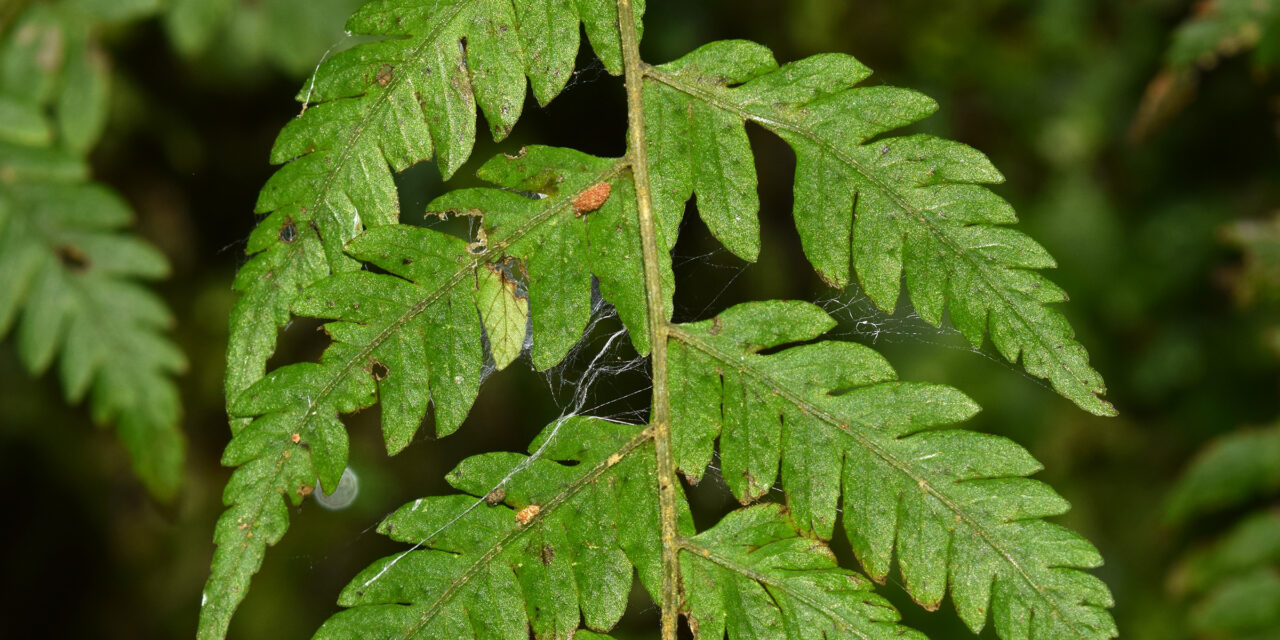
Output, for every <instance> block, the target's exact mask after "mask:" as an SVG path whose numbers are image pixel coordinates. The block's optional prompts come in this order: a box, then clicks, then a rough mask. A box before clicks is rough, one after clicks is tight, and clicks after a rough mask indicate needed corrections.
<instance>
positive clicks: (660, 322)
mask: <svg viewBox="0 0 1280 640" xmlns="http://www.w3.org/2000/svg"><path fill="white" fill-rule="evenodd" d="M634 11H635V10H634V9H633V8H632V6H631V0H618V29H619V31H620V32H621V36H622V61H623V65H624V68H625V70H626V82H627V125H628V131H627V135H628V146H629V147H630V152H629V155H630V157H631V175H632V178H633V179H634V181H635V186H636V209H637V211H638V213H639V217H640V248H641V255H642V257H643V260H644V291H645V298H646V302H647V305H648V312H649V338H650V340H649V344H650V347H651V348H652V350H653V353H652V356H651V360H650V362H651V363H652V368H653V410H652V412H651V414H650V416H649V422H650V424H651V428H652V429H653V446H654V452H655V455H656V457H657V461H658V469H657V471H658V508H659V511H660V514H659V515H660V520H661V525H662V602H661V604H662V639H663V640H675V637H676V629H677V627H678V622H679V615H680V563H679V560H680V558H679V553H680V534H679V531H678V530H677V529H676V469H675V460H674V458H673V457H672V455H671V398H670V395H669V394H668V391H667V333H668V330H669V328H670V325H669V324H668V323H667V312H666V309H665V308H664V304H663V300H664V297H663V294H662V277H661V274H660V273H659V271H658V265H659V264H660V263H659V262H658V233H657V225H656V224H655V223H654V218H653V196H652V193H651V192H650V189H649V157H648V154H647V153H646V151H645V132H644V63H642V62H641V61H640V37H639V35H638V34H637V33H636V22H635V13H634Z"/></svg>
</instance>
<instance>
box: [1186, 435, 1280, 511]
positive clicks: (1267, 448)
mask: <svg viewBox="0 0 1280 640" xmlns="http://www.w3.org/2000/svg"><path fill="white" fill-rule="evenodd" d="M1275 492H1280V425H1273V426H1271V427H1267V428H1265V429H1252V430H1242V431H1238V432H1235V433H1231V434H1229V435H1226V436H1223V437H1221V438H1218V439H1217V440H1215V441H1214V442H1213V443H1211V444H1210V445H1209V446H1207V447H1205V448H1204V450H1203V451H1202V452H1201V453H1200V455H1199V456H1198V458H1197V459H1196V461H1195V462H1193V463H1192V464H1191V467H1190V468H1189V469H1187V471H1186V474H1185V475H1184V476H1183V477H1182V479H1181V480H1179V481H1178V484H1177V485H1175V486H1174V488H1173V492H1172V493H1171V494H1170V496H1169V499H1168V504H1167V507H1166V513H1167V514H1168V517H1169V519H1170V520H1174V521H1180V520H1185V519H1187V518H1188V517H1190V516H1193V515H1196V514H1200V513H1205V512H1208V511H1211V510H1214V509H1225V508H1230V507H1235V506H1239V505H1241V504H1243V503H1244V502H1246V501H1248V500H1251V499H1254V498H1257V497H1259V496H1263V495H1267V494H1269V493H1275Z"/></svg>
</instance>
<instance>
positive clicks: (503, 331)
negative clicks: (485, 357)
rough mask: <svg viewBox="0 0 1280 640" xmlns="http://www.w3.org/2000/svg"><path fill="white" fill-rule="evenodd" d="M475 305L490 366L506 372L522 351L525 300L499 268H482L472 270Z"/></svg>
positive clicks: (525, 321) (527, 309) (525, 325)
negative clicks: (488, 352)
mask: <svg viewBox="0 0 1280 640" xmlns="http://www.w3.org/2000/svg"><path fill="white" fill-rule="evenodd" d="M476 306H477V307H479V308H480V318H481V320H483V322H484V329H485V335H487V336H488V337H489V351H490V352H491V353H492V355H493V362H494V366H496V367H497V368H498V370H499V371H501V370H503V369H506V368H507V365H509V364H511V363H512V362H513V361H515V359H516V358H517V357H519V356H520V351H521V350H523V349H524V335H525V328H526V327H527V326H528V324H529V300H528V298H526V297H524V296H522V295H520V294H519V293H518V292H517V291H516V282H515V281H514V280H512V279H510V278H508V277H507V274H506V273H504V271H503V267H501V266H496V265H485V266H484V267H482V268H480V269H477V270H476Z"/></svg>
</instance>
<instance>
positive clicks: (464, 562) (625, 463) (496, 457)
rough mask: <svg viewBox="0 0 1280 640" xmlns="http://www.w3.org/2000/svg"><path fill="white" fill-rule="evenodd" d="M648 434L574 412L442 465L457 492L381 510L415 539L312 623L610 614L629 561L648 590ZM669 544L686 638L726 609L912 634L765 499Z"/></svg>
mask: <svg viewBox="0 0 1280 640" xmlns="http://www.w3.org/2000/svg"><path fill="white" fill-rule="evenodd" d="M649 436H650V434H649V432H648V431H647V430H643V429H642V427H640V426H635V425H623V424H617V423H612V422H608V421H605V420H601V419H596V418H581V417H574V418H570V419H568V420H566V421H565V422H563V423H561V424H553V425H551V426H550V427H548V428H547V429H546V430H544V431H543V433H542V435H540V436H539V437H538V438H537V439H535V441H534V442H533V444H532V445H530V447H529V449H530V451H531V452H537V454H536V455H535V456H534V457H532V458H530V457H526V456H522V455H518V454H508V453H495V454H484V455H480V456H475V457H472V458H469V459H467V460H465V461H463V462H462V464H460V465H459V466H458V468H457V469H455V470H454V471H453V472H451V473H450V474H449V475H448V476H447V478H448V480H449V482H450V484H452V485H453V486H455V487H456V488H458V489H461V490H463V491H466V492H467V493H469V494H471V495H454V496H442V497H433V498H423V499H420V500H415V501H414V502H412V503H410V504H407V505H405V506H403V507H401V508H400V509H399V510H398V511H396V512H395V513H394V514H392V515H391V516H389V517H388V518H387V519H386V520H384V521H383V523H382V524H381V525H380V527H379V531H381V532H382V533H385V534H387V535H389V536H390V537H392V538H393V539H395V540H399V541H402V542H407V543H413V544H414V549H412V550H409V551H407V552H404V553H402V554H399V555H395V556H391V557H388V558H384V559H383V560H380V561H378V562H375V563H374V564H373V565H371V566H370V567H369V568H367V569H365V570H364V571H363V572H361V573H360V575H358V576H357V577H356V578H355V579H354V580H352V582H351V583H350V584H349V585H348V586H347V587H346V589H344V590H343V592H342V595H341V596H340V598H339V604H341V605H343V606H346V607H351V608H350V609H348V610H346V611H343V612H340V613H339V614H337V615H335V616H334V617H333V618H331V619H330V620H329V621H328V622H326V623H325V625H324V626H323V627H321V629H320V631H319V633H318V634H317V637H319V638H346V637H356V636H362V637H363V636H366V635H368V634H370V633H373V634H376V635H379V636H386V637H411V636H415V635H417V636H422V637H429V638H445V637H447V638H489V637H495V638H526V637H528V634H529V631H530V630H532V632H533V634H534V635H535V636H536V637H538V638H569V637H574V638H579V637H584V636H583V635H582V634H581V632H578V635H574V633H575V630H576V629H577V628H578V627H579V625H580V624H581V625H585V626H586V627H588V628H590V629H594V630H597V631H604V630H607V629H609V628H611V627H612V626H613V625H614V624H615V623H616V622H617V621H618V619H619V618H620V617H621V616H622V613H623V611H624V609H625V607H626V600H627V595H628V592H629V591H630V587H631V575H632V567H633V566H634V567H635V568H636V569H637V570H638V571H639V576H640V580H641V583H642V584H643V585H644V586H645V587H646V588H647V589H648V590H649V592H650V594H651V595H653V594H656V591H657V589H658V588H659V585H660V583H661V579H660V570H661V560H660V556H659V548H658V546H657V545H658V540H659V537H658V503H657V494H656V487H657V478H656V476H655V475H654V459H653V451H652V448H651V442H650V437H649ZM544 445H545V448H544ZM540 450H541V451H540ZM570 465H571V466H570ZM500 503H501V504H500ZM680 508H681V511H680V515H679V517H680V521H681V522H680V528H681V530H682V531H686V532H689V533H692V521H691V520H690V518H689V514H688V511H687V507H686V506H685V505H684V504H683V503H681V505H680ZM683 546H684V549H685V551H686V552H687V553H686V555H685V556H684V566H685V576H686V577H685V584H684V588H685V592H686V594H687V603H688V606H689V608H690V612H691V615H692V624H693V628H694V630H695V636H696V637H698V638H722V637H724V633H725V629H726V623H725V621H726V619H728V620H729V621H730V622H729V624H728V625H727V627H728V631H729V638H731V639H732V640H748V639H755V638H760V639H764V638H801V637H805V638H808V637H818V636H819V635H822V634H825V637H829V638H884V639H886V640H887V639H889V638H903V637H909V638H922V637H923V636H920V635H919V634H917V633H915V632H913V631H911V630H909V629H905V628H903V627H901V626H899V625H897V624H896V622H897V620H898V614H897V612H896V611H895V610H894V609H893V607H892V606H890V605H889V604H888V603H887V602H886V601H885V600H883V599H882V598H880V597H879V596H877V595H875V594H874V593H872V592H871V590H870V581H868V580H866V579H865V578H862V577H861V576H859V575H857V574H856V573H854V572H851V571H848V570H844V569H840V568H839V567H838V566H836V563H835V559H834V557H833V556H832V554H831V552H830V551H829V550H827V548H826V547H825V546H823V545H822V544H821V543H818V542H817V541H815V540H812V539H810V538H805V537H802V536H801V535H800V534H799V531H798V530H797V528H796V525H795V524H794V523H793V522H792V521H791V520H790V519H789V518H788V517H787V516H786V514H785V512H784V511H782V510H781V509H780V508H779V507H778V506H777V505H761V506H756V507H752V508H749V509H745V510H742V511H739V512H735V513H732V514H730V515H729V516H727V517H726V518H725V519H723V520H722V521H721V522H720V523H719V524H717V525H716V526H715V527H713V528H712V529H710V530H708V531H706V532H703V533H701V534H699V535H697V536H693V537H690V538H688V539H687V540H686V541H685V542H684V543H683ZM420 548H421V549H422V550H418V549H420ZM585 637H593V636H585Z"/></svg>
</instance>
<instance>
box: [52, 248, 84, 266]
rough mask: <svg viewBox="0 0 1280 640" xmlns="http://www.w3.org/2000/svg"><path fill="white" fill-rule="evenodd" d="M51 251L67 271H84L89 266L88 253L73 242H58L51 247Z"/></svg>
mask: <svg viewBox="0 0 1280 640" xmlns="http://www.w3.org/2000/svg"><path fill="white" fill-rule="evenodd" d="M53 252H54V254H56V255H57V256H58V260H59V261H61V262H62V266H64V267H66V268H67V269H68V270H69V271H85V270H86V269H88V268H89V254H87V253H85V252H84V249H81V248H80V247H77V246H75V245H74V244H60V245H58V246H56V247H54V248H53Z"/></svg>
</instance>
